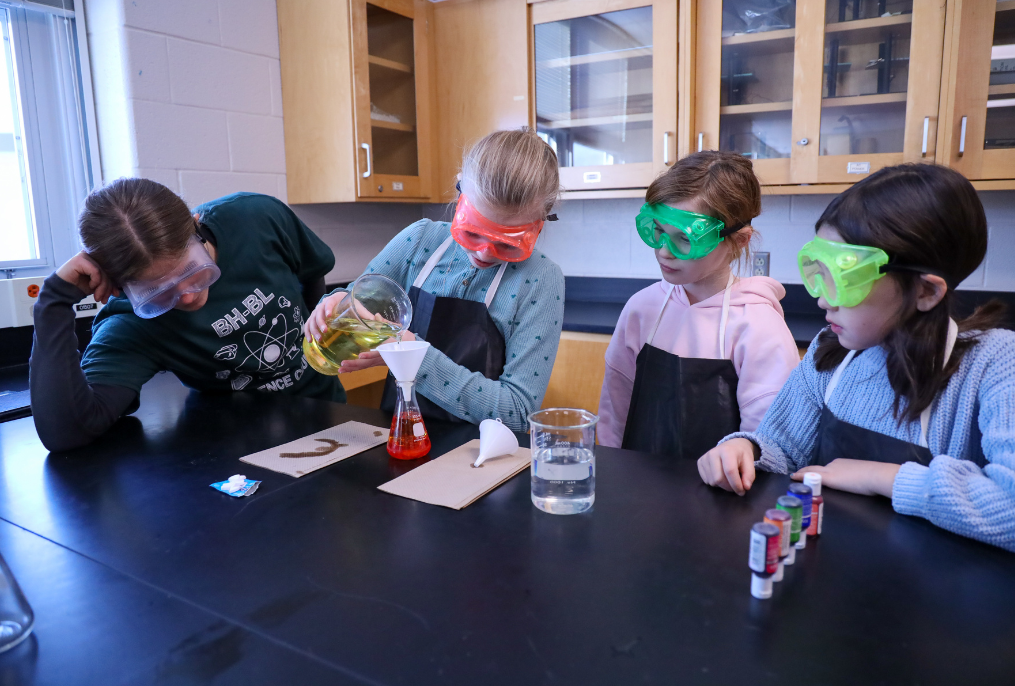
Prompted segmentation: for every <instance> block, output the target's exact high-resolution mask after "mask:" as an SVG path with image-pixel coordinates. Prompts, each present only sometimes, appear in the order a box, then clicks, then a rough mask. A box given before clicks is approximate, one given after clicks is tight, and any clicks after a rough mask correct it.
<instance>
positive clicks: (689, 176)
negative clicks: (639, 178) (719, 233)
mask: <svg viewBox="0 0 1015 686" xmlns="http://www.w3.org/2000/svg"><path fill="white" fill-rule="evenodd" d="M695 199H697V200H699V201H700V202H701V203H702V204H703V205H704V206H705V207H704V210H705V212H704V214H707V215H709V216H711V217H716V218H717V219H722V220H723V223H725V224H726V226H727V227H730V228H732V227H734V226H736V225H737V224H743V225H747V224H750V223H751V221H752V220H753V219H754V218H755V217H757V216H758V215H759V214H761V184H760V183H758V177H757V176H755V175H754V165H752V164H751V161H750V160H749V159H747V158H746V157H744V156H743V155H741V154H739V153H735V152H729V151H724V150H703V151H701V152H696V153H693V154H691V155H688V156H687V157H685V158H683V159H682V160H678V161H677V163H676V164H674V165H673V166H672V167H670V168H669V169H667V170H666V171H665V172H664V173H663V174H662V175H661V176H659V177H657V178H656V180H655V181H653V182H652V183H651V185H649V187H648V192H646V193H645V202H647V203H648V204H650V205H659V204H663V203H675V202H680V201H682V200H695ZM743 236H744V234H740V233H739V232H738V233H733V234H731V235H729V236H728V237H727V238H726V240H725V241H723V243H724V244H725V245H727V246H728V249H729V251H730V262H736V261H738V260H741V259H743V258H744V257H745V255H746V252H747V249H748V244H749V242H750V239H747V240H745V239H744V238H743Z"/></svg>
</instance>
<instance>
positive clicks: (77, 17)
mask: <svg viewBox="0 0 1015 686" xmlns="http://www.w3.org/2000/svg"><path fill="white" fill-rule="evenodd" d="M62 4H64V5H71V2H70V1H69V0H64V1H63V3H62ZM72 7H73V8H71V7H54V6H50V5H47V4H42V3H38V2H29V1H27V0H0V10H6V12H7V15H8V17H9V19H10V21H9V27H10V38H11V50H12V53H13V58H14V71H15V78H16V80H17V91H18V99H19V101H20V112H18V115H19V117H20V126H21V135H22V137H23V139H24V140H23V145H24V146H25V153H26V154H25V161H26V164H27V167H28V178H29V195H30V198H31V211H32V215H33V220H34V225H35V236H36V245H37V253H38V257H37V258H36V259H31V260H0V273H2V274H4V275H6V277H7V278H13V277H14V276H18V277H24V276H27V277H33V276H45V275H47V274H49V273H50V272H52V271H54V270H55V269H56V268H57V267H58V266H59V265H60V264H62V263H63V262H65V261H66V260H68V259H70V258H71V257H72V256H73V255H74V254H76V253H77V252H78V251H80V250H81V243H80V238H79V236H78V232H77V222H76V221H75V220H76V212H77V210H78V209H79V208H80V206H81V204H82V202H83V201H84V198H85V196H86V195H87V194H88V193H89V192H91V191H92V190H93V189H94V188H95V187H96V185H97V184H99V183H101V179H102V172H101V160H100V157H99V148H98V135H97V126H96V121H95V102H94V97H93V91H92V78H91V65H90V62H89V56H88V43H87V27H86V25H85V14H84V7H83V2H82V0H77V2H76V3H73V6H72ZM28 12H41V13H44V14H48V15H52V16H54V17H56V18H61V19H67V20H73V32H71V31H70V30H68V31H66V32H65V33H64V34H62V35H63V37H64V38H65V39H66V40H73V41H74V45H73V46H69V47H70V48H72V49H74V50H75V52H76V53H77V54H76V58H77V59H76V70H75V69H74V66H75V65H74V64H73V63H69V64H63V65H61V64H57V63H54V64H53V65H52V67H53V68H52V69H50V70H49V71H50V73H48V74H42V73H41V70H38V69H33V61H32V52H31V47H32V46H31V44H30V35H29V34H30V21H29V16H28ZM66 28H67V29H70V27H69V26H68V27H66ZM38 59H41V60H52V59H53V58H52V56H48V55H41V56H40V57H39V58H38ZM35 66H38V65H35ZM61 66H62V67H63V69H62V70H61V69H60V67H61ZM36 78H38V79H40V81H41V80H43V79H50V81H46V82H45V83H44V85H45V86H47V87H49V86H52V88H54V89H59V88H65V89H69V91H67V92H68V93H69V94H70V95H72V96H73V97H72V98H71V100H72V101H73V102H66V103H64V104H65V105H67V106H73V107H75V108H76V113H75V117H74V118H75V119H76V121H77V123H78V126H77V134H78V140H77V141H76V143H77V144H78V145H80V150H79V151H73V153H68V151H67V150H66V148H67V147H68V146H67V145H61V146H55V145H52V144H50V145H44V144H43V134H42V132H43V130H44V129H48V131H47V135H49V134H52V136H51V137H55V136H56V135H57V133H58V132H60V129H61V128H64V129H66V128H67V127H66V122H67V121H68V119H69V118H68V114H67V113H66V112H62V111H61V112H52V111H46V110H44V109H43V108H42V107H41V106H40V102H39V93H38V92H37V82H36ZM54 82H55V83H54ZM48 109H50V110H51V109H52V108H48ZM62 134H63V135H64V136H66V137H67V138H68V139H71V138H73V134H74V132H73V131H66V130H65V131H63V132H62ZM73 144H74V143H73V142H72V143H69V144H68V145H73ZM57 147H59V149H56V148H57ZM74 154H76V155H78V156H79V159H78V162H79V163H78V164H75V168H74V169H68V163H70V162H73V160H72V159H70V157H73V155H74ZM69 155H70V157H69ZM54 170H56V172H57V173H59V174H62V175H63V176H62V177H59V178H58V179H57V178H53V177H52V174H53V173H54ZM47 172H48V175H49V176H50V179H49V180H50V183H49V184H47ZM78 173H80V174H81V178H79V179H77V181H74V180H69V179H70V176H68V175H77V174H78ZM75 185H77V188H73V187H74V186H75ZM75 191H77V192H75ZM76 196H80V197H76ZM71 208H73V216H71V214H72V213H71V212H70V211H69V210H70V209H71ZM54 213H56V214H58V215H62V216H54Z"/></svg>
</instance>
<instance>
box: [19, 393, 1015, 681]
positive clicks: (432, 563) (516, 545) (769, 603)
mask: <svg viewBox="0 0 1015 686" xmlns="http://www.w3.org/2000/svg"><path fill="white" fill-rule="evenodd" d="M349 420H356V421H361V422H366V423H369V424H374V425H376V426H378V427H383V428H387V427H388V423H389V416H388V415H386V414H384V413H382V412H380V411H378V410H372V409H368V408H363V407H355V406H349V405H340V404H334V403H329V402H324V401H318V400H311V399H305V398H298V397H293V396H287V395H275V394H253V393H234V394H202V393H197V392H191V391H188V390H187V389H185V388H184V387H183V386H182V385H181V384H180V383H179V382H178V381H177V380H176V379H175V377H173V376H172V375H171V374H159V375H158V376H156V377H155V378H154V379H153V380H152V381H151V382H149V383H148V384H146V385H145V387H144V389H143V390H142V402H141V409H140V410H139V411H138V412H137V413H136V414H135V415H133V416H131V417H127V418H124V419H122V420H121V421H120V422H119V423H118V424H117V425H116V426H115V427H114V428H113V429H112V430H111V431H110V432H109V433H108V434H107V435H106V436H105V437H103V438H101V439H100V440H99V441H97V442H96V443H94V444H93V445H91V446H88V447H85V448H82V449H79V450H76V451H71V452H66V453H54V454H48V453H47V451H46V450H45V448H43V446H42V445H41V444H40V443H39V440H38V438H37V436H36V433H35V429H34V426H33V424H32V420H31V419H30V418H23V419H18V420H15V421H9V422H5V423H2V424H0V488H2V490H3V493H4V497H3V498H2V499H0V552H2V553H3V555H4V556H5V558H6V559H7V562H8V563H9V565H10V566H11V568H12V570H13V572H14V574H15V575H16V577H17V578H18V580H19V581H20V583H21V585H22V587H23V589H24V591H25V595H26V596H27V598H28V600H29V602H30V603H31V604H32V605H33V608H34V611H35V618H36V624H35V631H34V632H33V634H32V636H31V637H30V638H29V639H28V640H27V641H26V642H24V643H22V644H21V645H19V646H18V647H16V648H14V649H13V650H11V651H9V652H8V653H5V654H2V655H0V681H2V682H3V683H4V684H61V685H62V684H67V683H95V684H153V683H215V684H243V685H244V686H246V685H247V684H251V683H292V684H296V683H298V684H301V685H308V684H413V685H417V684H511V685H516V684H543V683H545V684H550V683H555V684H576V683H587V684H624V683H635V682H644V683H678V682H679V683H695V684H731V683H752V684H777V683H778V684H783V683H788V682H791V681H792V682H799V683H815V684H818V683H820V684H856V683H891V684H902V683H914V684H915V683H920V684H954V683H1006V682H1008V681H1010V679H1011V674H1012V673H1013V672H1015V653H1013V652H1012V651H1011V649H1010V648H1011V645H1012V644H1013V642H1015V555H1013V554H1012V553H1009V552H1006V551H1004V550H1000V549H998V548H994V547H991V546H988V545H984V544H982V543H978V542H976V541H972V540H969V539H965V538H962V537H960V536H957V535H954V534H952V533H949V532H947V531H944V530H942V529H939V528H937V527H935V526H934V525H932V524H930V523H929V522H926V521H924V520H921V519H917V518H913V517H906V516H902V515H899V514H896V513H895V512H894V511H893V510H892V508H891V504H890V503H889V501H888V500H886V499H883V498H871V497H862V496H856V495H851V494H846V493H840V492H836V491H834V490H829V489H826V491H825V493H824V495H825V501H826V504H825V519H824V531H823V534H822V536H821V537H820V538H819V539H817V540H811V541H809V542H808V544H807V548H806V549H805V550H801V551H799V553H798V557H797V562H796V564H795V565H794V566H792V567H789V568H787V570H786V578H785V580H784V581H782V582H781V583H779V584H777V585H776V588H775V594H774V596H773V597H772V598H771V599H769V600H757V599H754V598H752V597H751V595H750V590H749V589H750V571H749V570H748V567H747V550H748V532H749V530H750V527H751V525H752V524H754V523H755V522H757V521H760V520H761V518H762V516H763V514H764V511H765V510H766V509H767V508H769V507H771V506H772V505H773V504H774V502H775V499H776V497H777V496H778V495H780V494H782V493H784V492H785V489H786V486H787V484H788V477H786V476H782V475H773V474H759V476H758V478H757V481H756V483H755V486H754V488H753V489H752V490H751V492H750V493H749V494H748V495H747V496H745V497H742V498H741V497H737V496H735V495H733V494H730V493H726V492H723V491H720V490H718V489H713V488H709V487H707V486H705V485H704V484H703V483H702V482H701V480H700V479H699V477H698V474H697V469H696V466H695V463H694V462H693V461H686V462H685V461H676V460H673V459H672V458H669V457H666V456H662V455H648V454H642V453H635V452H629V451H622V450H615V449H608V448H602V447H600V448H598V449H597V484H596V502H595V505H594V507H593V509H592V511H590V512H588V513H585V514H580V515H574V516H569V517H563V516H554V515H550V514H546V513H544V512H542V511H540V510H537V509H536V508H535V507H533V506H532V504H531V502H530V499H529V478H528V475H527V472H523V473H522V474H521V475H519V476H517V477H515V478H513V479H511V480H509V481H508V482H507V483H505V484H504V485H503V486H501V487H500V488H498V489H496V490H494V491H493V492H491V493H490V494H488V495H487V496H485V497H483V498H481V499H480V500H479V501H477V502H476V503H474V504H472V505H470V506H468V507H467V508H465V509H463V510H461V511H455V510H450V509H444V508H441V507H437V506H432V505H426V504H423V503H420V502H416V501H412V500H407V499H403V498H399V497H397V496H393V495H389V494H386V493H383V492H381V491H379V490H378V488H377V487H378V486H380V485H381V484H383V483H385V482H387V481H389V480H390V479H392V478H395V477H396V476H398V475H400V474H402V473H404V472H406V471H407V470H411V469H413V468H415V467H416V466H418V465H419V464H421V463H423V462H425V461H426V458H424V459H423V460H418V461H412V462H400V461H396V460H392V459H390V458H389V457H388V455H387V453H386V451H385V448H384V447H383V446H380V447H377V448H374V449H371V450H368V451H366V452H364V453H361V454H359V455H356V456H354V457H351V458H349V459H346V460H344V461H341V462H338V463H336V464H334V465H331V466H330V467H326V468H324V469H321V470H318V471H315V472H312V473H310V474H308V475H306V476H304V477H301V478H299V479H293V478H291V477H288V476H284V475H281V474H278V473H275V472H271V471H267V470H265V469H261V468H258V467H254V466H251V465H248V464H245V463H241V462H239V460H238V458H240V457H241V456H243V455H246V454H249V453H252V452H255V451H259V450H262V449H266V448H269V447H271V446H276V445H280V444H282V443H285V442H288V441H291V440H293V439H296V438H299V437H302V436H306V435H309V434H312V433H314V432H317V431H319V430H322V429H324V428H327V427H330V426H334V425H336V424H339V423H342V422H346V421H349ZM428 428H429V431H430V435H431V438H432V441H433V451H432V453H431V455H432V456H439V455H441V454H443V453H444V452H447V451H448V450H450V449H452V448H454V447H456V446H458V445H460V444H461V443H463V442H465V441H467V440H470V439H472V438H475V437H476V436H477V434H478V432H477V430H476V427H474V426H472V425H469V424H442V423H438V422H430V423H429V425H428ZM521 438H522V441H523V443H525V442H526V437H525V436H522V437H521ZM236 473H242V474H245V475H246V476H247V477H249V478H252V479H258V480H262V481H263V483H262V484H261V486H260V488H259V489H258V490H257V492H255V493H254V494H253V495H251V496H248V497H244V498H232V497H229V496H227V495H225V494H223V493H220V492H218V491H216V490H214V489H212V488H210V487H209V484H211V483H213V482H216V481H221V480H223V479H226V478H228V477H229V476H231V475H233V474H236Z"/></svg>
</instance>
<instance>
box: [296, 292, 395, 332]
mask: <svg viewBox="0 0 1015 686" xmlns="http://www.w3.org/2000/svg"><path fill="white" fill-rule="evenodd" d="M348 297H349V294H348V293H346V292H345V291H339V292H337V293H332V294H331V295H328V296H325V297H324V298H321V302H319V303H317V307H315V308H314V311H313V312H311V313H310V316H309V317H308V318H307V321H306V322H304V324H303V335H304V336H306V337H307V338H314V339H315V340H317V341H320V340H321V335H322V334H323V333H324V330H325V329H327V328H328V318H329V317H331V316H332V315H333V314H335V313H336V312H340V311H342V309H344V308H345V307H347V305H345V303H344V301H345V299H346V298H348ZM356 313H357V314H358V315H359V316H360V319H362V320H364V321H366V320H368V319H372V320H375V321H378V320H380V321H383V320H382V319H381V317H380V316H378V315H375V314H373V313H371V312H370V310H368V309H367V308H365V307H363V305H362V304H361V303H360V301H359V300H357V301H356Z"/></svg>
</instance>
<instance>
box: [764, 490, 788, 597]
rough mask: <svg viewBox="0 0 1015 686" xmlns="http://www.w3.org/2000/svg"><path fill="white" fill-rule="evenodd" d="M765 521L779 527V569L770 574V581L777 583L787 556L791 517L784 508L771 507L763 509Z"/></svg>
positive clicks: (780, 579)
mask: <svg viewBox="0 0 1015 686" xmlns="http://www.w3.org/2000/svg"><path fill="white" fill-rule="evenodd" d="M765 522H766V523H768V524H774V525H775V526H777V527H779V569H777V570H776V571H775V574H773V575H772V581H774V582H776V583H778V582H780V581H782V575H783V569H784V568H785V566H786V565H785V562H786V558H787V557H789V551H790V544H789V537H790V529H792V527H793V517H791V516H790V514H789V513H788V512H785V511H784V510H779V509H777V508H772V509H771V510H765Z"/></svg>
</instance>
